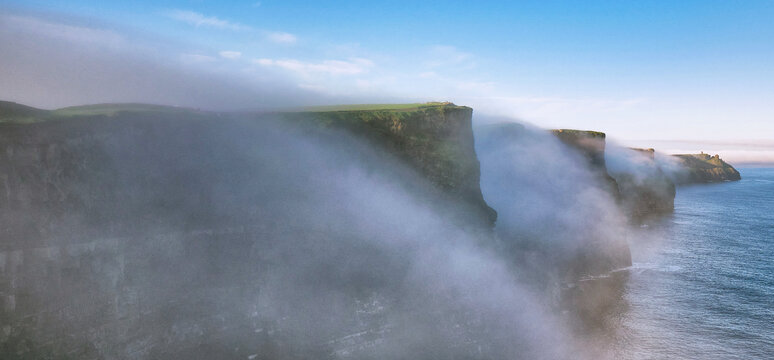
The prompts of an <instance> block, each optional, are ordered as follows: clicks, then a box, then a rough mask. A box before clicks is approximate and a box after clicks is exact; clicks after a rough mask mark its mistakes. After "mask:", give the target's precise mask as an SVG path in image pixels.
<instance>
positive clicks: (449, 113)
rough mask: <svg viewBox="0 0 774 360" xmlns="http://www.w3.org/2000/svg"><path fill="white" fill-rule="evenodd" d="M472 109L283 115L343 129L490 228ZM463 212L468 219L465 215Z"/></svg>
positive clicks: (494, 215) (491, 217)
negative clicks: (409, 169) (399, 162)
mask: <svg viewBox="0 0 774 360" xmlns="http://www.w3.org/2000/svg"><path fill="white" fill-rule="evenodd" d="M472 113H473V109H471V108H469V107H465V106H456V105H454V104H440V105H424V106H420V107H418V108H413V109H411V108H410V109H396V110H351V111H326V112H304V113H287V114H283V115H282V116H283V118H285V119H288V120H290V121H291V122H297V123H303V124H314V125H316V126H322V127H325V128H332V129H343V130H346V131H348V132H350V133H352V134H354V135H356V136H358V137H359V138H363V139H367V140H368V141H370V142H371V143H373V144H375V145H377V146H379V147H380V148H382V149H385V150H387V151H388V152H389V153H391V154H394V155H395V156H397V157H398V158H400V159H402V160H403V161H405V162H407V163H408V164H410V165H411V166H412V167H413V168H414V169H416V170H417V171H418V172H419V173H420V174H422V176H423V177H424V178H426V179H428V180H430V181H431V182H432V183H433V184H434V185H436V186H437V187H438V188H439V189H440V190H441V191H442V193H443V194H446V195H447V196H449V197H451V198H454V199H457V200H462V203H463V204H467V206H466V207H467V208H461V209H459V212H460V214H459V216H463V217H469V216H470V214H471V212H472V213H475V214H476V215H475V216H477V217H479V218H481V221H482V222H484V223H486V224H488V226H493V225H494V222H495V220H496V218H497V213H496V212H495V211H494V210H493V209H492V208H490V207H489V206H488V205H487V204H486V202H485V201H484V198H483V196H482V195H481V188H480V186H479V181H480V176H481V174H480V165H479V161H478V158H477V157H476V152H475V149H474V139H473V132H472ZM465 213H467V215H464V214H465Z"/></svg>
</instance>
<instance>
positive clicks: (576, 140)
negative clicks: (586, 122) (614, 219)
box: [551, 129, 621, 199]
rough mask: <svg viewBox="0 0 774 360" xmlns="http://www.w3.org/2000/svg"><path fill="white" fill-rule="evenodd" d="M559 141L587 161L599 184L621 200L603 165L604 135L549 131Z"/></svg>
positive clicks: (596, 132) (568, 130)
mask: <svg viewBox="0 0 774 360" xmlns="http://www.w3.org/2000/svg"><path fill="white" fill-rule="evenodd" d="M551 132H552V133H553V134H554V135H555V136H556V137H557V138H559V140H561V141H562V142H563V143H565V144H566V145H569V146H571V147H573V148H575V149H577V150H580V153H581V154H582V155H583V156H584V157H585V158H586V160H588V163H589V164H590V165H591V167H592V168H593V169H595V170H596V174H597V177H598V178H599V179H600V183H602V184H604V187H605V189H606V190H607V191H608V192H609V193H610V194H611V195H613V197H615V198H616V199H620V198H621V194H620V191H619V189H618V184H617V183H616V181H615V179H613V177H612V176H610V174H609V173H608V172H607V165H606V163H605V133H602V132H598V131H583V130H571V129H558V130H552V131H551Z"/></svg>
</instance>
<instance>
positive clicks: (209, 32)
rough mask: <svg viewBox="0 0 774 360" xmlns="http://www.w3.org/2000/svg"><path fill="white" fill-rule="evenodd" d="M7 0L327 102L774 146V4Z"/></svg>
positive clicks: (626, 135)
mask: <svg viewBox="0 0 774 360" xmlns="http://www.w3.org/2000/svg"><path fill="white" fill-rule="evenodd" d="M0 4H3V5H5V6H2V5H0V6H2V7H0V9H4V11H6V12H7V13H12V14H15V15H18V16H23V17H32V18H36V19H43V20H42V21H44V22H48V23H63V24H67V25H68V26H73V27H78V28H86V29H96V30H99V31H102V32H101V33H104V32H107V33H111V34H118V37H119V38H121V39H125V40H126V43H128V44H130V45H131V46H128V47H132V48H133V47H136V51H138V52H144V53H146V55H147V54H151V55H150V56H151V57H153V58H154V61H157V62H163V63H165V64H168V65H170V66H175V67H177V66H179V67H184V68H191V69H198V70H197V71H209V72H214V73H218V74H221V75H223V76H225V77H231V78H238V79H240V80H241V81H245V82H249V81H255V82H261V81H267V79H270V80H271V81H272V82H282V83H283V84H285V85H287V87H288V88H298V89H300V90H302V91H305V92H310V93H314V94H320V95H321V96H322V97H321V98H319V99H318V102H330V101H335V100H336V99H346V100H348V101H363V102H368V101H428V100H450V101H454V102H455V103H458V104H464V105H470V106H472V107H474V109H476V112H477V113H489V114H496V115H504V116H511V117H517V118H520V119H523V120H525V121H528V122H532V123H535V124H537V125H539V126H544V127H572V128H589V129H598V130H602V131H606V132H608V133H609V134H611V135H613V136H615V137H618V138H620V139H631V140H647V139H668V140H675V139H685V140H706V141H726V142H728V141H732V140H733V141H736V142H737V143H739V142H743V141H744V140H755V141H756V142H757V143H760V142H761V141H765V140H774V69H773V67H772V64H774V1H507V2H486V3H479V2H470V1H465V2H462V1H447V2H435V1H432V2H431V1H427V2H420V1H327V2H319V3H311V2H308V1H272V0H265V1H260V2H257V1H231V2H225V1H204V0H202V1H132V2H107V1H78V0H75V1H36V0H25V1H3V2H0ZM88 33H93V32H88ZM192 71H193V70H192ZM44 95H45V94H44ZM95 100H99V99H95ZM127 100H132V99H127ZM33 102H34V101H33ZM311 102H315V100H311Z"/></svg>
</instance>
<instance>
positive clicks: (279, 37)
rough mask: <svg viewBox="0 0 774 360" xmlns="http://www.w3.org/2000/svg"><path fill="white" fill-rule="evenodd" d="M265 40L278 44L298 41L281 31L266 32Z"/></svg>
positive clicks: (291, 35)
mask: <svg viewBox="0 0 774 360" xmlns="http://www.w3.org/2000/svg"><path fill="white" fill-rule="evenodd" d="M266 39H267V40H269V41H271V42H275V43H278V44H293V43H295V42H296V40H298V38H297V37H296V36H295V35H293V34H290V33H286V32H281V31H275V32H267V33H266Z"/></svg>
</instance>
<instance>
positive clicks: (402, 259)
mask: <svg viewBox="0 0 774 360" xmlns="http://www.w3.org/2000/svg"><path fill="white" fill-rule="evenodd" d="M30 126H31V127H30ZM52 126H53V127H52ZM67 129H69V131H68V130H67ZM305 129H307V130H303V131H301V130H299V129H298V128H297V127H294V126H290V127H288V126H287V124H285V125H279V124H278V122H277V119H275V118H274V117H273V116H261V117H260V118H258V119H255V118H250V119H248V118H241V117H240V116H239V115H227V116H225V115H224V116H222V117H220V118H219V119H218V116H217V115H216V114H202V113H183V114H171V115H170V114H145V115H143V116H140V117H138V116H137V115H136V114H131V113H123V114H118V115H116V116H114V117H100V116H97V117H93V118H83V119H82V120H80V121H79V120H73V122H71V123H68V122H59V123H41V124H32V125H20V126H19V127H14V126H11V127H10V128H8V127H6V128H5V129H4V130H5V131H4V133H5V134H8V135H11V136H10V137H6V138H4V140H3V141H4V142H5V145H6V149H13V150H12V151H8V152H5V153H4V158H3V159H4V160H3V163H4V165H3V166H4V167H5V168H6V169H8V170H9V173H8V174H9V177H6V178H5V180H4V181H5V184H6V186H10V187H11V188H13V189H14V191H13V192H12V193H11V194H7V195H6V197H5V198H4V205H3V206H4V207H5V208H6V209H9V210H14V211H11V212H7V213H5V215H6V217H5V219H4V222H6V223H7V224H11V225H13V224H19V223H21V224H28V225H33V226H34V227H33V228H26V227H25V226H23V225H18V226H10V227H8V228H7V229H8V230H7V231H8V232H6V234H5V236H6V237H5V239H6V240H11V241H4V244H3V246H4V248H5V249H6V250H5V251H4V252H3V253H2V257H1V258H2V265H3V266H2V267H1V269H2V270H3V271H2V278H3V281H4V283H5V284H6V285H7V286H6V287H5V288H4V293H5V294H8V295H4V312H3V314H4V315H3V316H4V317H5V318H6V319H7V320H8V321H9V323H10V324H13V326H12V327H10V328H8V333H7V335H5V336H4V337H3V339H2V340H3V341H2V343H3V347H2V348H3V351H4V353H5V354H11V356H13V354H25V356H42V357H49V358H58V357H59V356H60V355H57V354H69V356H75V357H78V358H103V357H106V358H148V357H157V356H161V357H166V356H182V355H185V356H188V357H191V358H212V357H219V358H244V357H248V356H253V355H254V357H253V358H260V359H276V358H309V357H313V358H329V357H330V358H514V357H520V356H528V357H529V358H536V359H540V358H545V359H555V358H570V357H574V356H572V354H573V353H574V351H573V349H574V348H575V346H576V345H575V344H574V342H573V341H572V338H571V336H570V334H569V331H568V330H567V329H566V328H565V326H564V325H563V320H562V319H561V318H560V317H557V315H556V314H555V310H554V309H553V308H552V305H550V303H549V304H547V303H546V302H545V301H544V297H543V294H542V292H540V291H538V290H537V289H536V288H535V287H534V286H533V285H532V284H533V283H535V282H536V281H533V283H529V281H528V280H529V279H535V278H536V277H535V276H537V277H538V278H539V277H540V276H542V275H534V274H532V273H531V272H530V271H533V270H534V269H522V268H520V266H519V265H518V263H516V262H514V257H513V255H514V253H512V252H511V253H502V252H500V251H499V250H500V248H499V246H498V245H497V241H496V240H495V239H494V238H493V237H492V236H491V235H488V233H489V231H488V230H487V229H486V228H482V227H481V225H480V223H478V222H476V221H471V222H470V223H466V222H461V221H460V219H459V217H458V215H456V214H450V213H449V212H448V211H447V210H445V209H447V208H448V201H449V199H447V198H444V197H440V196H435V195H433V194H434V192H433V191H431V189H432V188H433V187H434V186H435V185H433V184H432V183H430V182H429V181H428V180H426V178H424V177H423V176H420V175H419V174H418V173H417V172H416V170H414V169H413V168H411V167H408V166H406V165H405V164H404V163H403V162H402V161H399V160H398V159H396V158H394V157H393V156H391V155H388V154H385V153H384V152H383V151H380V150H379V149H378V148H375V147H374V146H373V144H370V143H368V142H365V141H363V140H362V139H358V138H353V137H352V136H351V135H349V134H347V133H346V132H343V131H337V130H326V129H314V128H313V129H312V130H309V128H305ZM13 134H15V136H14V135H13ZM17 176H19V177H20V178H18V179H21V178H24V177H26V178H27V179H28V180H27V182H26V183H21V182H17V178H16V177H17ZM37 181H41V183H38V182H37ZM41 189H48V190H47V191H49V194H48V195H45V196H43V197H41V196H40V195H39V194H40V190H41ZM29 219H32V221H30V220H29ZM503 223H506V221H504V222H503ZM23 229H26V230H23ZM45 274H48V275H45ZM6 282H7V283H6ZM33 313H35V314H37V315H35V317H36V319H38V320H37V321H36V323H33V324H29V323H25V322H24V321H23V319H24V318H26V317H27V316H30V314H33ZM69 317H74V318H73V320H63V318H69ZM75 318H77V320H75ZM93 329H103V330H101V332H100V333H94V332H93V331H94V330H93ZM66 334H69V335H66ZM142 339H146V340H142ZM35 354H37V355H35Z"/></svg>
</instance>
